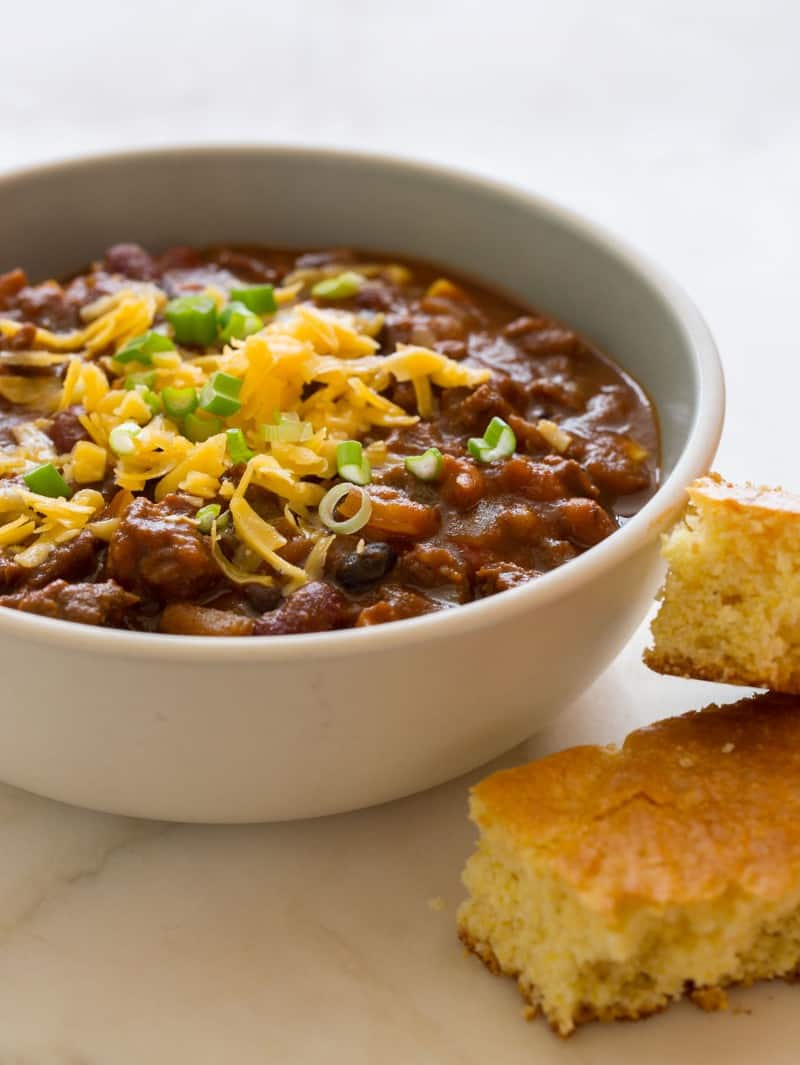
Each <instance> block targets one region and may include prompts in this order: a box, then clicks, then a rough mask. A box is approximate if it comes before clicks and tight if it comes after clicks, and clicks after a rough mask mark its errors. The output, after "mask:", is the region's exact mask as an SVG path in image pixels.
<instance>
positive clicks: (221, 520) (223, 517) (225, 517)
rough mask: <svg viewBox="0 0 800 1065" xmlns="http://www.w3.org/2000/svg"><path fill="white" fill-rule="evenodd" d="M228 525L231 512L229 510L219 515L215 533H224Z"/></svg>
mask: <svg viewBox="0 0 800 1065" xmlns="http://www.w3.org/2000/svg"><path fill="white" fill-rule="evenodd" d="M230 523H231V512H230V511H229V510H226V511H225V513H224V514H220V516H219V517H218V518H217V520H216V526H217V532H225V530H226V529H227V528H228V526H229V525H230Z"/></svg>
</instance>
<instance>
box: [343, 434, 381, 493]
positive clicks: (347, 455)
mask: <svg viewBox="0 0 800 1065" xmlns="http://www.w3.org/2000/svg"><path fill="white" fill-rule="evenodd" d="M336 469H337V470H338V471H339V476H340V477H343V478H344V479H345V480H346V481H350V483H351V484H369V482H370V481H371V480H372V468H371V466H370V464H369V459H368V458H367V456H366V455H365V454H364V450H363V448H362V447H361V444H359V442H358V441H357V440H343V441H342V442H341V444H339V445H338V447H337V448H336Z"/></svg>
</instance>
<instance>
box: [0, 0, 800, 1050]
mask: <svg viewBox="0 0 800 1065" xmlns="http://www.w3.org/2000/svg"><path fill="white" fill-rule="evenodd" d="M799 41H800V6H798V5H797V4H796V3H792V2H790V0H787V2H779V0H760V2H757V3H756V2H727V3H722V2H720V3H710V2H706V3H703V2H696V0H695V2H687V0H670V2H657V3H656V2H634V0H626V2H608V3H603V4H601V3H590V2H581V0H548V2H547V3H542V2H539V0H536V2H528V3H525V2H524V0H518V2H514V0H491V2H485V0H484V2H482V3H476V2H475V0H458V2H455V0H438V2H431V0H426V2H425V3H421V2H420V0H395V2H394V3H392V4H384V3H381V2H379V0H372V2H368V0H314V2H309V0H297V2H295V3H288V2H284V3H281V4H276V3H271V2H262V3H257V2H254V0H251V2H249V3H245V2H243V0H228V2H227V3H225V2H222V3H220V2H217V3H213V4H212V3H209V2H208V0H195V2H194V3H192V4H183V3H180V4H179V3H174V2H171V0H161V2H156V0H136V2H126V3H119V2H117V3H114V2H113V0H107V2H106V3H100V2H97V0H93V2H85V0H83V2H80V0H77V2H75V0H73V2H68V0H58V2H55V0H36V2H28V3H24V2H20V0H0V42H2V47H0V101H2V103H1V104H0V168H3V169H8V168H12V167H18V166H23V165H27V164H29V163H32V162H36V161H39V160H44V159H51V158H55V157H59V156H63V155H71V154H76V153H80V152H85V151H99V150H106V149H110V148H117V147H129V146H136V145H156V144H166V143H173V142H183V143H186V142H210V141H260V140H263V141H269V140H274V141H281V142H284V143H306V144H310V143H317V144H323V145H333V146H336V145H341V146H347V147H356V148H375V149H380V150H383V151H390V152H397V153H401V154H404V155H412V156H421V157H424V158H427V159H431V160H434V161H439V162H444V163H450V164H456V165H459V166H464V167H468V168H472V169H474V170H478V171H481V172H483V173H486V174H489V175H492V176H496V177H501V178H505V179H508V180H511V181H514V182H516V183H519V184H521V185H524V186H526V187H528V188H530V189H533V190H536V191H538V192H540V193H543V194H545V195H547V196H550V197H552V198H554V199H556V200H559V201H561V202H562V203H564V204H566V205H568V206H571V207H573V208H576V209H578V210H580V211H583V212H585V213H586V214H588V215H590V216H591V217H593V218H594V219H595V220H596V221H598V222H601V223H603V224H605V225H606V226H608V227H610V228H612V229H613V230H615V231H617V233H618V234H619V235H621V236H623V237H625V238H626V239H627V240H628V241H630V242H632V243H634V244H636V245H638V247H639V248H640V249H641V250H643V251H645V252H647V253H649V254H650V255H651V256H653V257H654V258H655V259H657V260H658V261H660V263H661V264H662V265H663V266H664V267H665V268H666V269H667V270H669V271H670V272H671V273H673V274H674V275H675V277H677V278H678V280H679V281H681V283H682V284H683V285H684V286H685V288H686V289H687V290H688V291H689V292H690V294H691V295H692V296H693V297H694V298H695V300H696V301H697V303H698V304H699V306H700V308H701V310H702V311H703V312H704V314H705V315H706V317H707V318H708V320H709V323H710V325H711V327H712V330H713V332H714V334H715V336H716V338H717V340H718V343H719V345H720V349H721V353H722V357H723V361H724V364H725V369H726V375H727V380H728V386H729V408H728V417H727V424H726V430H725V434H724V437H723V443H722V447H721V451H720V455H719V468H720V469H721V470H722V471H723V472H724V473H726V474H728V475H729V476H731V477H734V478H745V477H751V478H754V479H756V480H759V481H767V482H772V483H780V482H783V483H785V484H786V485H787V486H794V487H795V488H800V473H799V472H798V471H797V469H796V466H797V462H796V454H797V422H798V413H797V408H798V399H797V395H798V384H800V374H798V369H797V367H798V360H799V359H800V346H799V344H798V332H799V330H798V305H799V301H798V291H799V290H800V239H799V238H800V222H799V219H800V206H798V204H799V203H800V63H799V62H798V42H799ZM235 194H236V190H235V188H232V189H231V195H232V196H233V195H235ZM1 255H2V249H1V248H0V256H1ZM642 639H643V637H642V638H640V639H639V640H637V641H634V643H633V645H632V646H631V648H629V650H628V651H627V652H626V653H625V654H624V655H623V656H622V658H621V659H620V660H619V661H618V662H617V663H616V664H615V666H614V667H613V668H612V669H611V670H610V671H609V673H608V674H606V676H605V677H604V678H603V679H602V680H601V681H600V682H599V683H598V684H597V685H596V686H595V687H594V688H593V689H592V690H591V691H590V692H589V693H587V695H586V696H584V698H583V699H581V700H580V701H579V702H578V703H577V704H576V705H575V706H574V707H572V708H571V710H570V711H569V712H568V713H567V714H566V715H565V717H564V718H563V719H562V721H561V722H560V723H559V724H558V725H557V726H556V727H555V728H553V729H551V730H549V731H548V733H546V734H545V735H544V736H542V737H539V738H538V739H537V740H536V741H535V742H534V743H533V744H531V745H530V746H529V747H528V749H527V750H526V751H523V752H517V757H518V758H519V757H523V756H525V755H527V754H533V753H538V752H540V751H542V750H547V749H551V748H553V747H556V746H560V745H563V744H565V743H569V742H576V741H579V740H580V741H583V740H586V739H592V740H602V741H605V740H609V739H614V738H618V737H619V736H620V735H622V734H623V733H624V732H625V731H626V730H627V729H628V728H630V727H632V726H633V725H634V724H636V723H638V722H641V721H645V720H650V719H652V718H654V717H657V716H660V715H662V714H664V713H667V712H671V711H673V710H681V709H688V708H690V707H691V706H696V705H700V704H701V702H703V701H708V700H709V699H710V698H711V696H712V695H713V694H714V691H713V690H712V691H711V693H709V689H708V687H707V686H703V685H699V684H696V685H693V684H690V683H685V682H680V681H670V680H664V679H663V678H657V677H654V676H652V675H650V674H648V673H647V672H646V671H645V670H644V669H643V668H642V667H641V666H640V665H639V662H638V655H639V651H640V647H641V642H642ZM727 695H728V697H729V698H730V697H732V695H731V693H727ZM464 793H465V785H464V782H456V783H454V784H453V785H450V786H449V787H447V788H443V789H439V790H438V791H437V792H435V793H433V794H430V795H427V796H421V797H419V798H417V799H415V800H411V801H409V802H407V803H403V804H395V805H394V806H391V807H388V808H385V809H383V810H378V811H373V812H370V813H367V814H359V815H354V816H352V817H350V818H338V819H334V820H330V821H327V822H317V823H315V824H308V825H302V826H301V825H297V826H283V827H273V828H270V827H264V828H251V829H228V830H225V829H182V828H171V829H168V830H165V831H164V830H160V829H154V828H152V827H148V826H141V825H136V824H131V823H128V822H124V821H122V820H118V819H113V818H104V817H99V816H97V815H91V814H87V813H82V812H78V811H73V810H69V809H66V808H63V807H59V806H57V805H56V804H51V803H46V802H41V801H39V800H34V799H33V798H30V797H28V796H24V795H22V794H20V793H16V792H13V791H11V790H10V789H7V790H3V791H1V792H0V854H2V862H0V1065H11V1063H17V1062H23V1061H24V1062H25V1063H27V1065H67V1063H73V1065H78V1063H79V1062H80V1063H81V1065H106V1063H108V1065H142V1063H144V1062H147V1063H148V1065H182V1063H183V1062H184V1061H185V1062H191V1063H192V1065H205V1063H208V1065H212V1063H214V1065H217V1063H219V1062H221V1061H223V1060H224V1061H226V1062H230V1063H231V1065H240V1063H241V1065H251V1063H253V1065H256V1063H260V1062H272V1061H276V1062H277V1061H280V1062H281V1063H286V1065H292V1063H294V1062H300V1061H302V1062H305V1061H309V1062H316V1061H338V1060H341V1061H342V1062H347V1065H361V1063H371V1062H380V1063H381V1065H384V1063H386V1065H388V1063H390V1062H398V1063H400V1062H402V1063H403V1065H410V1063H411V1062H415V1063H416V1062H472V1061H475V1062H477V1061H487V1060H496V1061H498V1062H503V1063H504V1065H505V1063H506V1062H508V1063H516V1062H523V1061H525V1062H528V1061H533V1060H536V1061H537V1062H545V1061H551V1060H552V1061H562V1060H564V1061H566V1060H572V1061H576V1062H581V1065H599V1063H603V1065H605V1063H609V1065H610V1063H611V1062H613V1063H614V1065H619V1063H620V1062H623V1061H624V1062H630V1063H631V1065H639V1063H640V1062H644V1061H648V1062H654V1063H658V1065H667V1063H669V1065H672V1063H673V1062H674V1061H676V1060H678V1059H680V1060H681V1061H682V1062H683V1063H684V1065H695V1063H697V1065H700V1063H703V1065H705V1063H707V1062H708V1063H711V1062H715V1061H722V1060H725V1061H726V1062H734V1061H735V1062H741V1063H743V1065H744V1063H746V1062H750V1061H755V1060H756V1058H757V1057H758V1058H759V1059H760V1060H763V1061H769V1062H780V1063H783V1062H787V1063H788V1062H790V1061H796V1060H797V1057H796V1054H797V1052H796V1049H794V1048H796V1046H797V1045H798V1036H800V1021H798V1020H797V1019H796V1018H797V1015H798V1014H799V1013H800V1010H799V1009H798V1003H799V1002H800V999H799V998H798V995H800V992H798V990H797V989H794V990H793V991H792V990H790V989H783V988H780V989H774V990H773V989H771V988H769V989H762V990H760V991H754V992H749V993H748V994H747V995H743V996H741V997H740V999H739V1000H738V1001H739V1003H740V1004H741V1005H743V1006H746V1007H747V1008H752V1010H753V1013H752V1016H738V1015H729V1016H727V1017H719V1018H705V1017H702V1016H701V1015H700V1014H699V1013H697V1012H695V1011H692V1010H691V1009H690V1008H689V1007H680V1008H679V1009H677V1010H675V1011H673V1012H672V1013H671V1014H670V1015H669V1016H667V1017H663V1018H659V1019H656V1020H653V1021H649V1022H648V1023H647V1025H642V1026H632V1027H625V1028H620V1027H618V1028H615V1029H596V1030H595V1031H592V1032H586V1033H583V1034H581V1036H580V1037H579V1038H578V1039H576V1040H575V1041H574V1043H573V1044H571V1045H570V1046H569V1047H568V1048H562V1047H561V1046H560V1045H559V1044H558V1043H557V1042H556V1041H555V1040H553V1039H552V1038H551V1037H550V1036H549V1034H548V1033H547V1032H545V1031H544V1029H543V1028H542V1026H536V1025H534V1026H524V1025H523V1024H522V1022H521V1021H520V1020H519V1018H518V1004H517V1001H516V999H515V996H514V992H513V990H512V989H511V988H510V987H506V986H505V985H503V984H501V983H500V982H499V981H491V980H490V978H489V977H488V976H486V975H485V974H483V973H482V972H479V971H478V969H477V966H476V967H472V966H470V965H469V964H468V963H466V962H463V961H462V959H461V957H460V955H459V952H458V948H457V946H456V945H454V944H453V941H452V920H453V906H454V904H455V902H456V901H457V899H458V894H459V889H458V886H457V874H458V869H459V867H460V865H461V863H462V861H463V859H464V857H465V856H466V853H467V851H468V849H469V846H470V840H471V837H472V831H471V829H470V828H469V827H468V826H467V825H466V823H465V822H464V818H463V810H464ZM98 870H99V874H100V875H98ZM438 894H442V895H444V896H445V898H446V901H447V905H448V909H447V910H446V911H445V912H444V913H437V914H433V913H431V912H430V911H429V910H428V908H427V907H426V905H425V899H426V898H427V897H429V896H430V895H438Z"/></svg>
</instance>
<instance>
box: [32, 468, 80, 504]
mask: <svg viewBox="0 0 800 1065" xmlns="http://www.w3.org/2000/svg"><path fill="white" fill-rule="evenodd" d="M22 479H23V481H24V482H25V484H26V485H27V486H28V488H30V490H31V491H32V492H36V494H37V495H40V496H48V497H49V498H50V499H61V498H62V497H63V498H64V499H69V497H70V496H71V495H72V489H71V488H70V486H69V485H68V484H67V482H66V481H65V480H64V478H63V477H62V476H61V474H60V473H59V472H58V470H57V469H56V468H55V466H54V465H53V463H52V462H43V463H42V465H41V466H36V468H35V469H32V470H29V471H28V472H27V473H24V474H23V475H22Z"/></svg>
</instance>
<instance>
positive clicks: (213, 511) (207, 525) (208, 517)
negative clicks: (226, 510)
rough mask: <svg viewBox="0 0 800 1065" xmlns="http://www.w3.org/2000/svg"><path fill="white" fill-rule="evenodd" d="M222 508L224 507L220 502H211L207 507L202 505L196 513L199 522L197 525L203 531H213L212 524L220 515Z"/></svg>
mask: <svg viewBox="0 0 800 1065" xmlns="http://www.w3.org/2000/svg"><path fill="white" fill-rule="evenodd" d="M221 510H222V507H221V506H220V505H219V503H209V504H207V506H205V507H200V509H199V510H198V512H197V513H196V514H195V520H196V522H197V527H198V529H199V530H200V532H201V533H210V532H211V526H212V525H213V524H214V521H215V520H216V519H217V518H218V517H219V512H220V511H221Z"/></svg>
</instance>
